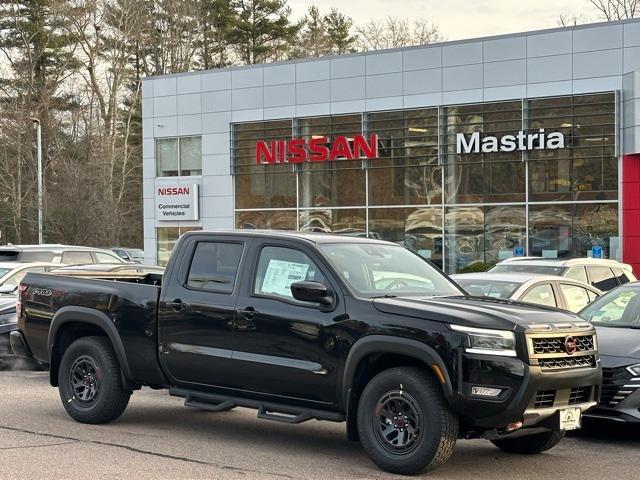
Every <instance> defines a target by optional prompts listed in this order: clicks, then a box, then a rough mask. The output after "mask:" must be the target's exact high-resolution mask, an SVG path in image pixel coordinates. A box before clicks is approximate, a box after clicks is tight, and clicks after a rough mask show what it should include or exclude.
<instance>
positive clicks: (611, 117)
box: [142, 20, 640, 272]
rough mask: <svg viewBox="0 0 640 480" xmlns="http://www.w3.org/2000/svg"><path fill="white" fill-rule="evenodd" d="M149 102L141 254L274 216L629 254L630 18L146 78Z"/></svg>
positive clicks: (466, 259)
mask: <svg viewBox="0 0 640 480" xmlns="http://www.w3.org/2000/svg"><path fill="white" fill-rule="evenodd" d="M142 115H143V163H144V237H145V255H146V261H147V262H149V263H156V262H158V263H164V262H166V259H167V258H168V255H169V253H170V251H171V248H172V247H173V245H174V243H175V241H176V240H177V238H178V237H179V236H180V235H181V234H182V233H184V232H186V231H189V230H194V229H207V230H209V229H229V228H267V229H286V230H306V231H321V232H337V233H340V234H345V235H356V236H363V237H364V236H369V237H372V238H381V239H386V240H391V241H394V242H399V243H403V244H405V245H407V246H409V247H411V248H413V249H415V250H416V251H418V252H419V253H420V254H421V255H423V256H425V257H427V258H430V259H431V260H432V261H434V262H435V263H437V264H438V265H440V266H441V267H443V268H444V269H445V270H446V271H447V272H456V271H461V270H465V269H469V268H474V266H475V265H477V264H493V263H495V262H497V261H499V260H501V259H503V258H507V257H510V256H513V255H523V254H529V255H536V256H545V257H552V258H555V257H557V258H568V257H576V256H587V255H591V254H592V252H597V254H596V256H597V255H598V254H599V253H600V252H602V255H603V256H604V257H606V258H616V259H620V260H624V261H625V262H627V263H630V264H633V265H634V267H640V21H636V20H630V21H623V22H614V23H603V24H592V25H584V26H575V27H570V28H559V29H552V30H543V31H535V32H527V33H519V34H511V35H502V36H496V37H487V38H480V39H471V40H462V41H454V42H444V43H438V44H431V45H425V46H418V47H409V48H401V49H395V50H384V51H376V52H368V53H361V54H350V55H340V56H334V57H323V58H318V59H306V60H299V61H290V62H281V63H273V64H266V65H256V66H249V67H234V68H228V69H221V70H213V71H204V72H192V73H185V74H178V75H169V76H162V77H153V78H148V79H145V81H144V83H143V108H142ZM594 247H596V248H595V249H594Z"/></svg>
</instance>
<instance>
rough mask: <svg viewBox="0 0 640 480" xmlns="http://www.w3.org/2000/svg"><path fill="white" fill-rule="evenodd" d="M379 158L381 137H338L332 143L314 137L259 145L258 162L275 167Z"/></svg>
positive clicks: (260, 142)
mask: <svg viewBox="0 0 640 480" xmlns="http://www.w3.org/2000/svg"><path fill="white" fill-rule="evenodd" d="M377 157H378V135H376V134H372V135H370V136H369V139H367V138H365V137H364V136H363V135H354V137H353V138H347V137H344V136H339V137H335V138H333V139H332V140H331V141H329V138H327V137H315V138H311V139H309V140H307V139H305V138H294V139H293V140H273V141H271V142H269V143H267V142H264V141H259V142H257V143H256V163H257V164H258V165H274V164H277V163H303V162H327V161H334V160H359V159H362V158H377Z"/></svg>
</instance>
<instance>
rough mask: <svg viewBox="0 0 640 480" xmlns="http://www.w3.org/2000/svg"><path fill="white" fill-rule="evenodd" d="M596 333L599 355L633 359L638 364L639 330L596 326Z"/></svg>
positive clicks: (639, 353)
mask: <svg viewBox="0 0 640 480" xmlns="http://www.w3.org/2000/svg"><path fill="white" fill-rule="evenodd" d="M596 332H597V333H598V351H599V352H600V355H606V356H608V357H622V358H633V359H636V360H637V361H639V362H640V330H639V329H637V328H618V327H601V326H597V327H596ZM603 364H604V361H603ZM607 366H608V365H607Z"/></svg>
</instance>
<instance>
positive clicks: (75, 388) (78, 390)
mask: <svg viewBox="0 0 640 480" xmlns="http://www.w3.org/2000/svg"><path fill="white" fill-rule="evenodd" d="M100 376H101V374H100V370H99V369H98V367H96V362H95V360H94V359H93V358H91V357H90V356H88V355H83V356H81V357H79V358H77V359H76V360H75V362H73V365H72V366H71V370H70V371H69V388H70V390H71V391H72V392H73V394H74V397H75V399H76V400H77V401H79V402H80V403H81V404H83V405H84V406H90V405H91V404H93V403H94V402H95V401H96V399H97V398H98V395H100Z"/></svg>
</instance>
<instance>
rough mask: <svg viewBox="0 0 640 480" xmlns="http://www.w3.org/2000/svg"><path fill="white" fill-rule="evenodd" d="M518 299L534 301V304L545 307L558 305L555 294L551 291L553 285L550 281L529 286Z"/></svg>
mask: <svg viewBox="0 0 640 480" xmlns="http://www.w3.org/2000/svg"><path fill="white" fill-rule="evenodd" d="M520 300H522V301H523V302H528V303H535V304H536V305H545V306H547V307H557V306H558V302H557V301H556V296H555V294H554V293H553V287H552V286H551V284H550V283H543V284H541V285H537V286H535V287H532V288H530V289H529V290H528V291H527V293H525V294H524V296H523V297H522V298H521V299H520Z"/></svg>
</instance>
